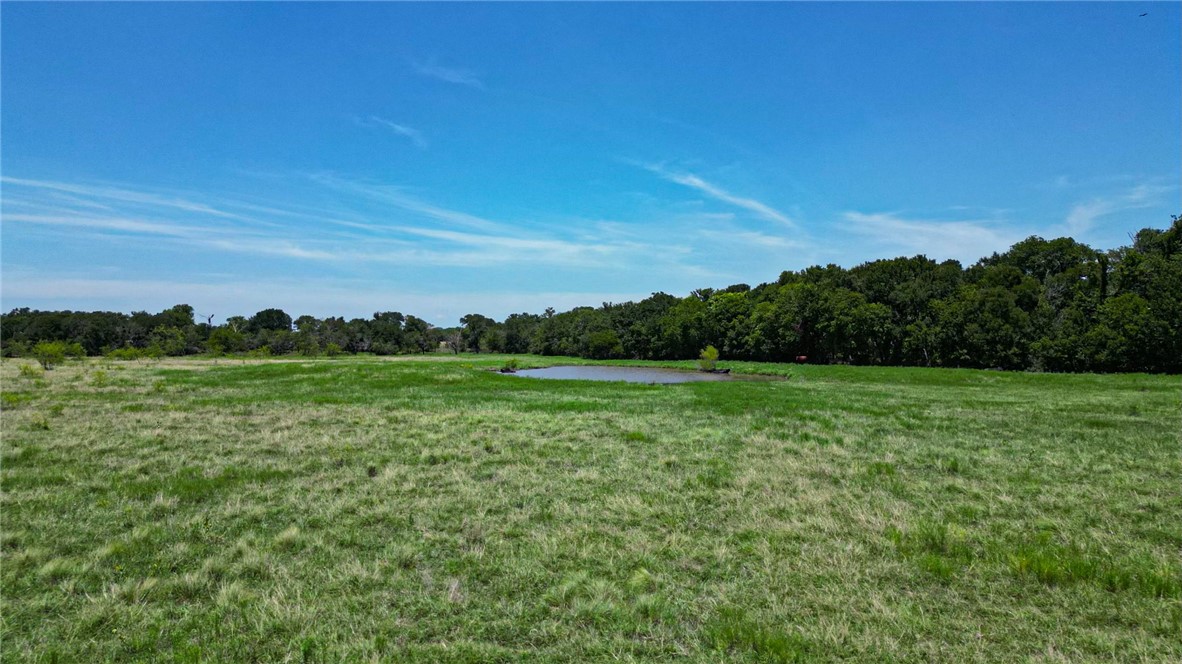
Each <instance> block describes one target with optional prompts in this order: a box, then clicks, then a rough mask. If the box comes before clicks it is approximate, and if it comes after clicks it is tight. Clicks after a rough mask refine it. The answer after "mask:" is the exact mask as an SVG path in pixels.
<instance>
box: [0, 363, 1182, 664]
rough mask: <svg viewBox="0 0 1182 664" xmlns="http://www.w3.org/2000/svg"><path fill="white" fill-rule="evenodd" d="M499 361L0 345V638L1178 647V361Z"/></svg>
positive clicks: (188, 645)
mask: <svg viewBox="0 0 1182 664" xmlns="http://www.w3.org/2000/svg"><path fill="white" fill-rule="evenodd" d="M547 362H552V360H542V359H541V358H530V359H528V360H526V364H542V363H547ZM498 364H499V360H498V359H497V358H481V359H480V360H474V359H473V358H471V357H463V358H458V359H456V358H450V359H449V358H442V357H441V358H419V359H410V360H407V359H398V360H395V361H379V360H374V359H342V360H331V361H329V360H319V361H306V362H305V361H298V362H277V361H270V362H252V363H243V362H237V361H227V360H222V361H220V362H218V363H217V364H216V365H215V364H214V363H212V362H210V361H200V362H198V361H189V362H171V363H169V362H165V363H161V364H135V363H130V364H115V365H110V364H104V363H100V362H94V361H91V362H89V363H85V364H73V365H68V366H65V367H61V368H59V369H57V370H54V371H51V372H49V373H47V374H45V375H44V377H40V378H38V377H31V376H21V375H19V367H20V366H21V364H20V363H19V362H14V361H5V362H4V363H3V366H2V367H0V371H2V377H3V406H4V412H3V460H2V463H3V465H2V488H3V504H2V512H0V519H2V522H0V526H2V531H3V547H2V550H3V558H2V560H0V575H2V577H0V578H2V594H3V607H2V608H3V612H2V616H3V618H2V619H3V624H2V629H3V632H2V634H0V638H2V644H0V648H2V650H0V659H3V660H4V661H16V660H32V661H53V660H54V659H55V658H57V659H60V661H100V660H119V661H135V660H142V661H155V660H159V659H164V660H166V661H247V660H250V659H256V660H259V661H278V660H282V659H284V658H289V659H291V660H295V661H301V660H303V661H370V660H382V659H398V660H419V661H498V660H500V661H572V660H588V659H609V658H610V659H623V660H637V661H639V660H663V659H675V658H679V659H680V658H686V657H687V656H688V658H689V659H691V660H696V661H814V660H838V659H842V660H845V659H861V660H865V661H891V660H897V661H930V660H938V661H957V662H960V661H1013V660H1022V659H1027V660H1047V661H1058V660H1145V661H1164V660H1174V661H1177V660H1178V659H1182V640H1180V639H1179V637H1178V635H1179V634H1180V633H1182V589H1180V583H1182V574H1180V571H1179V551H1180V549H1182V503H1180V498H1179V486H1180V480H1182V472H1180V470H1182V464H1180V458H1179V450H1180V445H1179V426H1180V421H1179V416H1180V412H1182V411H1180V404H1182V401H1180V398H1182V395H1180V389H1179V388H1180V381H1179V378H1178V377H1176V376H1175V377H1164V376H1145V375H1127V376H1096V375H1074V376H1073V375H1037V374H1017V373H1000V372H981V371H956V370H925V369H899V368H892V369H875V368H852V367H811V366H805V367H791V368H788V367H776V366H772V365H762V366H757V365H739V364H731V365H730V366H733V367H742V366H746V367H747V368H748V369H762V370H766V371H784V370H789V371H791V373H792V374H793V377H792V379H791V380H789V381H787V382H773V383H766V382H765V383H739V382H734V383H697V384H687V385H675V386H644V385H627V384H616V383H579V382H554V381H535V380H528V379H522V378H514V377H506V376H500V375H495V374H492V373H489V372H484V371H479V370H478V368H480V367H481V366H486V367H489V366H496V365H498Z"/></svg>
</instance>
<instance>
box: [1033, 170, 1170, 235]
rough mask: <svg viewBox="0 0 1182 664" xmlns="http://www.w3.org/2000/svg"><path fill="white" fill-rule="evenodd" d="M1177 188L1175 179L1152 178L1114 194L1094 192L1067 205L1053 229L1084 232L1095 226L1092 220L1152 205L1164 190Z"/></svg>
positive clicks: (1159, 198)
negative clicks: (1057, 225) (1104, 194)
mask: <svg viewBox="0 0 1182 664" xmlns="http://www.w3.org/2000/svg"><path fill="white" fill-rule="evenodd" d="M1177 190H1178V185H1177V184H1176V183H1173V182H1167V181H1164V180H1158V179H1154V180H1150V181H1147V182H1142V183H1139V184H1137V185H1135V186H1133V187H1130V188H1128V189H1126V190H1124V191H1122V192H1120V193H1117V194H1113V195H1109V196H1097V197H1095V198H1092V199H1091V200H1088V201H1084V202H1082V203H1076V204H1075V205H1073V206H1072V207H1071V210H1070V211H1069V212H1068V213H1067V217H1066V218H1065V219H1064V220H1063V224H1062V225H1061V226H1060V227H1058V228H1057V229H1056V232H1059V233H1065V234H1067V235H1072V236H1082V235H1086V234H1087V233H1089V232H1090V231H1092V230H1093V229H1094V228H1095V226H1096V222H1097V221H1099V220H1100V219H1101V218H1102V217H1106V216H1108V215H1112V214H1116V213H1118V212H1123V211H1126V210H1140V209H1146V208H1152V207H1155V206H1157V205H1159V204H1160V203H1161V201H1162V198H1163V197H1164V196H1165V195H1166V194H1169V193H1171V192H1174V191H1177ZM1076 239H1079V238H1078V237H1077V238H1076Z"/></svg>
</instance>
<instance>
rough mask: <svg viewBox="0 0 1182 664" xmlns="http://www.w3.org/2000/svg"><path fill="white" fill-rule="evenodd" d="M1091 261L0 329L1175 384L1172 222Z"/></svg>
mask: <svg viewBox="0 0 1182 664" xmlns="http://www.w3.org/2000/svg"><path fill="white" fill-rule="evenodd" d="M1132 239H1133V242H1132V244H1131V245H1130V246H1125V247H1121V248H1119V249H1115V250H1111V251H1107V252H1101V251H1097V250H1094V249H1092V248H1091V247H1088V246H1087V245H1085V244H1082V243H1079V242H1076V241H1074V240H1072V239H1070V238H1059V239H1054V240H1044V239H1042V238H1040V237H1030V238H1028V239H1026V240H1023V241H1021V242H1019V243H1017V244H1015V245H1014V246H1013V247H1011V248H1010V249H1009V250H1008V251H1006V252H1005V253H1002V254H996V253H995V254H993V255H992V256H989V257H987V258H983V259H981V260H980V261H978V262H977V263H976V264H974V265H972V266H970V267H968V268H967V269H966V268H963V267H962V266H961V264H960V263H959V262H957V261H945V262H942V263H937V262H936V261H933V260H930V259H928V258H925V257H923V256H915V257H912V258H894V259H889V260H878V261H873V262H869V263H864V264H862V265H858V266H857V267H854V268H852V269H848V270H847V269H844V268H842V267H839V266H837V265H828V266H825V267H820V266H813V267H810V268H807V269H805V270H801V271H799V272H783V273H782V274H780V277H779V279H777V280H776V281H775V282H773V283H765V284H760V285H758V286H756V287H754V288H751V287H749V286H747V285H746V284H736V285H733V286H729V287H727V288H723V289H721V290H714V289H710V288H704V289H700V290H697V291H694V292H693V293H691V294H690V295H688V296H686V297H683V298H678V297H675V296H672V295H668V294H665V293H655V294H653V295H652V296H651V297H649V298H647V299H645V300H641V301H639V302H624V303H619V304H612V303H604V304H603V305H602V306H600V307H577V308H575V309H572V310H570V311H566V312H562V313H557V312H555V311H554V310H553V309H547V310H546V311H545V312H544V313H542V314H530V313H520V314H513V315H511V316H509V317H508V318H506V319H505V320H504V321H502V322H497V321H495V320H493V319H491V318H488V317H486V316H483V315H480V314H469V315H467V316H464V317H463V318H462V319H461V321H460V323H461V325H460V326H459V327H457V328H448V329H441V328H433V327H432V326H430V325H428V324H427V323H426V322H425V321H423V320H421V319H418V318H415V317H414V316H404V315H402V314H400V313H397V312H383V313H376V314H374V315H373V318H372V319H368V320H367V319H353V320H350V321H345V320H344V319H342V318H326V319H323V320H320V319H316V318H313V317H311V316H301V317H300V318H298V319H296V320H295V321H292V319H291V318H290V316H288V315H287V314H286V313H284V312H283V311H280V310H278V309H268V310H265V311H260V312H258V313H257V314H255V315H254V316H252V317H250V318H249V319H247V318H243V317H233V318H230V319H229V320H228V321H227V322H226V324H225V325H222V326H217V327H211V326H209V325H207V324H197V323H195V322H194V320H193V310H192V308H191V307H188V306H187V305H178V306H176V307H173V308H171V309H168V310H166V311H163V312H161V313H159V314H155V315H151V314H148V313H145V312H136V313H133V314H131V315H130V316H129V315H125V314H120V313H108V312H97V313H81V312H68V311H67V312H40V311H29V310H27V309H17V310H14V311H12V312H11V313H9V314H6V315H4V316H3V317H2V320H0V340H2V343H3V350H4V353H5V354H6V355H13V354H21V353H22V352H23V351H25V350H27V349H28V348H29V347H30V345H31V344H34V343H36V342H37V341H43V340H61V341H64V342H69V343H77V344H80V345H81V346H82V348H83V349H85V351H86V352H87V353H88V354H91V355H95V354H99V353H110V352H115V353H120V352H123V353H128V352H137V351H138V352H145V353H149V354H164V355H182V354H187V353H199V352H211V353H239V352H251V351H254V352H264V353H272V354H283V353H304V354H320V353H328V354H333V353H343V352H348V353H377V354H393V353H411V352H425V351H431V350H437V349H439V348H440V347H441V346H442V347H445V348H449V349H451V350H453V351H455V352H460V351H472V352H505V353H536V354H541V355H575V356H580V357H587V358H595V359H611V358H635V359H687V358H695V357H697V356H698V354H699V352H700V351H701V350H702V349H703V348H705V347H706V346H708V345H712V346H715V347H717V348H718V349H719V350H720V351H721V355H722V357H723V358H724V359H735V360H738V359H744V360H760V361H770V362H785V361H808V362H817V363H834V362H839V363H851V364H882V365H921V366H946V367H947V366H953V367H985V368H1001V369H1035V370H1045V371H1166V372H1180V371H1182V217H1175V218H1174V219H1173V222H1172V224H1171V226H1170V227H1169V228H1168V229H1166V230H1157V229H1144V230H1142V231H1140V232H1138V233H1137V234H1136V235H1135V236H1134V237H1133V238H1132Z"/></svg>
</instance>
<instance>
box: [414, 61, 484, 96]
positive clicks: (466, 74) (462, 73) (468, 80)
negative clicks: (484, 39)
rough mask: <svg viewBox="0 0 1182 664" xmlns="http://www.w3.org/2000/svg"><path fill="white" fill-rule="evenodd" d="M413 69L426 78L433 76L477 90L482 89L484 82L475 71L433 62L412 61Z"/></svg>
mask: <svg viewBox="0 0 1182 664" xmlns="http://www.w3.org/2000/svg"><path fill="white" fill-rule="evenodd" d="M414 69H415V71H416V72H417V73H419V74H421V75H422V76H426V77H428V78H434V79H437V80H440V81H444V82H446V83H455V84H456V85H466V86H468V87H470V88H475V89H477V90H483V89H484V82H483V81H481V80H480V79H479V78H478V77H477V76H476V73H475V72H472V71H469V70H467V69H458V68H455V67H443V66H440V65H437V64H435V63H433V62H430V63H425V64H424V63H421V62H416V63H414Z"/></svg>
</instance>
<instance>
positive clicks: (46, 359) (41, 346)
mask: <svg viewBox="0 0 1182 664" xmlns="http://www.w3.org/2000/svg"><path fill="white" fill-rule="evenodd" d="M33 357H34V358H35V359H36V360H37V362H39V363H40V364H41V368H42V369H45V370H46V371H48V370H50V369H52V368H53V367H54V366H56V365H58V364H61V363H62V362H64V361H65V360H66V344H64V343H62V342H60V341H41V342H39V343H38V344H37V345H36V346H33Z"/></svg>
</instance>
